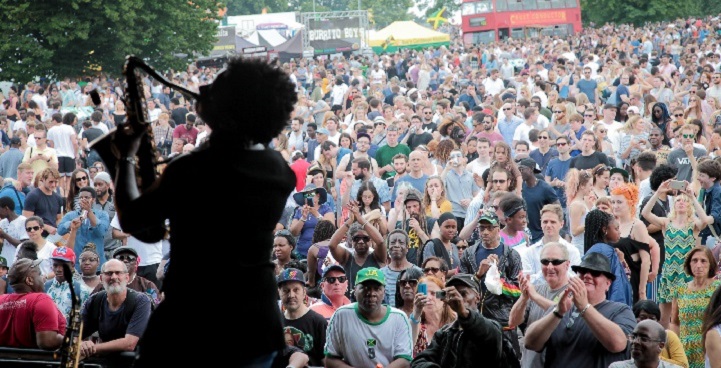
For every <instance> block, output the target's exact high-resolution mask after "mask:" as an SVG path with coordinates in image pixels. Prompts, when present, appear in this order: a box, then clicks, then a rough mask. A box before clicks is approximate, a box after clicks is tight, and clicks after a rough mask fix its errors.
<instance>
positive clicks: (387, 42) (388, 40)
mask: <svg viewBox="0 0 721 368" xmlns="http://www.w3.org/2000/svg"><path fill="white" fill-rule="evenodd" d="M393 41H395V38H393V36H388V38H386V40H385V41H383V43H382V44H381V47H382V48H383V50H384V51H385V50H386V49H387V48H388V46H391V44H393Z"/></svg>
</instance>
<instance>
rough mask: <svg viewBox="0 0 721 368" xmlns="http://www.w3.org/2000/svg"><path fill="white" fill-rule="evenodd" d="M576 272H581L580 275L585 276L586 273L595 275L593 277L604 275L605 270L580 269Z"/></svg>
mask: <svg viewBox="0 0 721 368" xmlns="http://www.w3.org/2000/svg"><path fill="white" fill-rule="evenodd" d="M576 273H577V274H579V275H580V276H583V275H585V274H591V276H593V277H599V276H601V275H603V272H601V271H596V270H578V271H576Z"/></svg>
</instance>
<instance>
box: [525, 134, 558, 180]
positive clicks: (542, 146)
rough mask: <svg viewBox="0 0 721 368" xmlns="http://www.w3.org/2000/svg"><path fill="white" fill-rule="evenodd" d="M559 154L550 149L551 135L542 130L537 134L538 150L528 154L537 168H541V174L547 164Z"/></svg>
mask: <svg viewBox="0 0 721 368" xmlns="http://www.w3.org/2000/svg"><path fill="white" fill-rule="evenodd" d="M558 155H559V152H558V150H556V149H555V148H553V147H551V134H550V133H549V132H548V130H546V129H542V130H541V131H539V132H538V148H537V149H534V150H533V151H531V153H529V154H528V156H529V157H530V158H532V159H533V160H534V161H536V163H537V164H538V166H539V167H540V168H541V172H542V173H545V172H546V168H547V167H548V164H549V163H550V162H551V160H553V159H554V158H556V157H558Z"/></svg>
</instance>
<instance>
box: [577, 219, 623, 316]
mask: <svg viewBox="0 0 721 368" xmlns="http://www.w3.org/2000/svg"><path fill="white" fill-rule="evenodd" d="M585 225H586V232H585V234H584V239H583V243H584V244H585V247H586V249H585V250H586V253H585V254H586V256H588V254H589V253H600V254H602V255H604V256H605V257H606V258H608V260H609V262H610V264H611V272H612V273H613V274H614V275H615V276H616V278H615V280H613V282H612V283H611V287H610V288H609V289H608V300H611V301H614V302H619V303H624V304H626V305H628V306H629V307H630V306H632V305H633V292H632V291H631V283H630V282H629V281H628V278H627V277H626V271H625V269H624V268H623V265H622V264H621V260H620V259H619V258H618V255H617V254H616V250H615V249H614V248H613V247H612V246H611V245H610V244H614V243H616V242H618V240H619V238H620V234H619V232H618V225H619V224H618V221H616V218H615V217H613V215H611V214H609V213H606V212H603V211H601V210H599V209H594V210H591V211H589V212H588V214H587V215H586V222H585Z"/></svg>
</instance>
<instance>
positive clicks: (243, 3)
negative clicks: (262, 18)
mask: <svg viewBox="0 0 721 368" xmlns="http://www.w3.org/2000/svg"><path fill="white" fill-rule="evenodd" d="M226 6H227V7H228V15H231V16H232V15H251V14H260V13H261V12H262V11H263V9H264V8H265V9H267V11H268V13H278V12H285V11H288V3H287V2H283V1H280V0H254V1H248V0H226Z"/></svg>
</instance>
